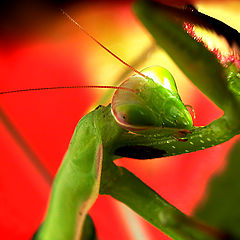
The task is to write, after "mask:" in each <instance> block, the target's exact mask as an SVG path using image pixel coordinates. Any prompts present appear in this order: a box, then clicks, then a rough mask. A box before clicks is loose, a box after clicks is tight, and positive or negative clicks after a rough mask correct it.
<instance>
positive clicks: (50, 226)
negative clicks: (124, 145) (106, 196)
mask: <svg viewBox="0 0 240 240" xmlns="http://www.w3.org/2000/svg"><path fill="white" fill-rule="evenodd" d="M94 117H95V114H94V113H93V112H92V113H89V114H88V115H86V116H85V117H83V118H82V119H81V120H80V122H79V123H78V125H77V127H76V130H75V132H74V135H73V137H72V140H71V142H70V145H69V149H68V151H67V153H66V155H65V157H64V160H63V162H62V164H61V167H60V169H59V171H58V173H57V175H56V178H55V180H54V184H53V188H52V193H51V200H50V205H49V209H48V212H47V215H46V218H45V220H44V222H43V224H42V226H41V227H40V229H39V231H38V232H37V234H36V236H35V238H34V239H37V240H52V239H58V240H66V239H67V240H80V239H81V238H80V237H81V233H82V232H81V231H82V227H83V223H84V220H85V217H86V214H87V212H88V210H89V208H90V207H91V205H92V204H93V202H94V201H95V200H96V198H97V195H98V190H99V181H100V175H101V161H102V143H101V137H100V136H99V133H98V130H97V129H96V127H95V124H94Z"/></svg>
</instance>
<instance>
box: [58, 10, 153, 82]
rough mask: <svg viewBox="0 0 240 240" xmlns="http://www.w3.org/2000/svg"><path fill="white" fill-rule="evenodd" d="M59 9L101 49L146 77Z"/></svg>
mask: <svg viewBox="0 0 240 240" xmlns="http://www.w3.org/2000/svg"><path fill="white" fill-rule="evenodd" d="M60 11H61V12H62V13H63V14H64V15H65V16H66V17H67V18H68V19H69V20H70V21H72V22H73V23H74V24H75V25H77V27H78V28H79V29H80V30H81V31H82V32H83V33H85V34H86V35H87V36H88V37H90V38H91V39H92V40H93V41H94V42H96V43H97V44H98V45H100V46H101V47H102V48H103V49H105V50H106V51H107V52H108V53H110V54H111V55H112V56H113V57H115V58H116V59H118V60H119V61H120V62H121V63H123V64H124V65H126V66H127V67H129V68H131V69H132V70H133V71H134V72H136V73H137V74H139V75H141V76H142V77H144V78H148V77H147V76H146V75H144V74H143V73H141V72H139V71H138V70H136V69H135V68H134V67H132V66H130V65H129V64H128V63H126V62H125V61H123V60H122V59H121V58H120V57H118V56H117V55H116V54H114V53H113V52H112V51H111V50H109V49H108V48H107V47H105V46H104V45H103V44H102V43H100V42H99V41H98V40H97V39H96V38H95V37H93V36H92V35H91V34H90V33H88V32H87V31H86V30H85V29H84V28H83V27H82V26H81V25H80V24H79V23H78V22H76V21H75V20H74V19H73V18H72V17H71V16H70V15H69V14H67V13H66V12H65V11H64V10H63V9H60Z"/></svg>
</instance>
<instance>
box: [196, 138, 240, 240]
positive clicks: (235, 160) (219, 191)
mask: <svg viewBox="0 0 240 240" xmlns="http://www.w3.org/2000/svg"><path fill="white" fill-rule="evenodd" d="M239 172H240V141H237V142H236V144H235V145H234V147H233V148H232V150H231V152H230V154H229V157H228V165H227V167H226V169H225V170H224V171H223V172H222V173H221V174H219V175H217V176H215V177H214V178H213V179H212V180H211V182H210V184H209V186H208V195H207V199H206V200H205V202H204V203H203V204H202V205H200V206H199V207H198V208H197V209H196V211H195V214H194V215H195V217H196V218H198V219H200V220H202V221H204V222H205V223H206V224H209V225H211V226H213V227H215V228H217V229H219V230H220V231H223V232H225V233H227V234H229V235H230V236H231V237H229V238H227V239H240V227H239V226H240V207H239V203H240V181H239Z"/></svg>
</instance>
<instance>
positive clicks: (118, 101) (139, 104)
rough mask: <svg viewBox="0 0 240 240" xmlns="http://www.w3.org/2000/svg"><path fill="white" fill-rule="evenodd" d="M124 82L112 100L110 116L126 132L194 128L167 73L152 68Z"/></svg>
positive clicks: (157, 68)
mask: <svg viewBox="0 0 240 240" xmlns="http://www.w3.org/2000/svg"><path fill="white" fill-rule="evenodd" d="M141 73H143V74H144V75H145V76H146V77H143V76H140V75H138V74H136V75H133V76H131V77H130V78H128V79H127V80H126V81H124V82H123V83H122V84H121V85H120V87H125V88H130V89H133V90H134V92H131V91H124V90H122V89H118V90H117V91H116V92H115V94H114V96H113V99H112V114H113V116H114V118H115V120H116V121H117V123H118V124H119V125H120V126H121V127H123V128H125V129H128V130H132V131H134V130H135V131H137V130H144V129H147V128H149V127H163V128H164V127H165V128H178V129H179V128H184V129H190V128H192V126H193V122H192V118H191V115H190V113H189V112H188V110H187V109H186V107H185V105H184V104H183V102H182V101H181V99H180V96H179V95H178V91H177V87H176V83H175V81H174V78H173V77H172V75H171V74H170V73H169V71H168V70H167V69H165V68H163V67H160V66H152V67H149V68H145V69H144V70H142V71H141Z"/></svg>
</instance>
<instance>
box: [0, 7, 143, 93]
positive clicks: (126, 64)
mask: <svg viewBox="0 0 240 240" xmlns="http://www.w3.org/2000/svg"><path fill="white" fill-rule="evenodd" d="M60 11H61V12H62V13H63V14H64V15H65V16H66V17H67V18H68V19H69V20H70V21H71V22H73V23H74V24H75V25H76V26H77V27H78V28H79V29H80V30H81V31H82V32H83V33H84V34H86V35H87V36H88V37H90V38H91V39H92V40H93V41H94V42H96V43H97V44H98V45H99V46H100V47H102V48H103V49H104V50H106V51H107V52H108V53H110V54H111V55H112V56H113V57H115V58H116V59H118V60H119V61H120V62H121V63H123V64H124V65H125V66H127V67H128V68H130V69H132V70H133V71H134V72H136V73H137V74H139V75H140V76H142V77H144V78H146V79H147V78H148V77H147V76H146V75H144V74H143V73H141V72H139V71H138V70H136V69H135V68H134V67H132V66H131V65H129V64H128V63H126V62H125V61H123V60H122V59H121V58H119V57H118V56H117V55H116V54H114V53H113V52H112V51H111V50H109V49H108V48H107V47H105V46H104V45H103V44H102V43H101V42H99V41H98V40H97V39H96V38H95V37H93V36H92V35H91V34H90V33H88V32H87V31H86V30H85V29H84V28H83V27H82V26H81V25H80V24H79V23H78V22H76V21H75V20H74V19H73V18H72V17H71V16H70V15H69V14H68V13H66V12H65V11H64V10H63V9H60ZM73 88H110V89H121V90H127V91H131V92H135V91H134V90H133V89H130V88H127V87H121V86H120V87H116V86H96V85H92V86H91V85H90V86H82V85H76V86H60V87H41V88H28V89H15V90H9V91H2V92H0V95H3V94H12V93H19V92H32V91H44V90H56V89H73Z"/></svg>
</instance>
